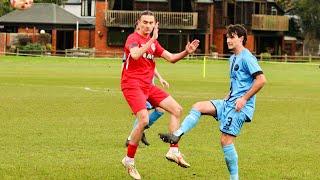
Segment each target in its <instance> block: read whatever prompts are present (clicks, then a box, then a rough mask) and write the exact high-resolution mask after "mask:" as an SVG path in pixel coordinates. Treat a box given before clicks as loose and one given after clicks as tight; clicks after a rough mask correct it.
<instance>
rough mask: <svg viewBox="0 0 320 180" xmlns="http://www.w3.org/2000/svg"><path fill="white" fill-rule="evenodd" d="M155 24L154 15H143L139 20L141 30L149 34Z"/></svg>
mask: <svg viewBox="0 0 320 180" xmlns="http://www.w3.org/2000/svg"><path fill="white" fill-rule="evenodd" d="M155 24H156V22H155V18H154V16H150V15H143V16H141V18H140V20H139V31H140V32H141V33H142V34H145V35H148V34H150V33H151V32H152V30H153V28H154V26H155Z"/></svg>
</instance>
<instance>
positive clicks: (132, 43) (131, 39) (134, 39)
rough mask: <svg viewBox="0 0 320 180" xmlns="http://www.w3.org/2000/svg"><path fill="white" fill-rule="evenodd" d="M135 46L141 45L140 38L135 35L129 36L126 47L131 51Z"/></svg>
mask: <svg viewBox="0 0 320 180" xmlns="http://www.w3.org/2000/svg"><path fill="white" fill-rule="evenodd" d="M133 47H139V39H138V38H137V37H135V36H133V35H130V36H128V38H127V41H126V44H125V49H127V50H128V51H130V49H131V48H133Z"/></svg>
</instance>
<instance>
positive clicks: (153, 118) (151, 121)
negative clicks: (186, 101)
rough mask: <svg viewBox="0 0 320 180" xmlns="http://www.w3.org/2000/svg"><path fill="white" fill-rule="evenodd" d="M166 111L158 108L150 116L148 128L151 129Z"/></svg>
mask: <svg viewBox="0 0 320 180" xmlns="http://www.w3.org/2000/svg"><path fill="white" fill-rule="evenodd" d="M164 111H165V110H164V109H162V108H160V107H156V108H155V109H154V110H153V111H152V112H151V113H150V115H149V124H148V126H147V128H150V127H151V126H152V125H153V124H154V123H155V122H156V121H157V120H158V119H159V118H160V117H161V116H162V115H163V114H164Z"/></svg>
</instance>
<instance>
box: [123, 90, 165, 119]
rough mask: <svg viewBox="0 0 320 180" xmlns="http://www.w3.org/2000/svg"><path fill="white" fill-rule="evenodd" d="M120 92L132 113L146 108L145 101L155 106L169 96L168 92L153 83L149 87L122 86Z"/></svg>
mask: <svg viewBox="0 0 320 180" xmlns="http://www.w3.org/2000/svg"><path fill="white" fill-rule="evenodd" d="M122 93H123V96H124V97H125V98H126V100H127V102H128V104H129V106H130V108H131V110H132V111H133V113H134V114H136V113H137V112H138V111H140V110H142V109H147V107H146V102H147V101H149V102H150V104H151V105H152V106H154V107H157V106H159V104H160V102H161V101H163V100H164V99H165V98H167V97H168V96H169V94H168V93H166V92H165V91H163V90H162V89H160V88H158V87H156V86H154V85H152V86H150V88H141V87H139V86H132V87H126V88H122Z"/></svg>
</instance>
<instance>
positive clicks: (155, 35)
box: [152, 22, 159, 39]
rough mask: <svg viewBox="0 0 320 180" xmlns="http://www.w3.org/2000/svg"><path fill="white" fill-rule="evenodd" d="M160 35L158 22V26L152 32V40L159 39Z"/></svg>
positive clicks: (157, 23)
mask: <svg viewBox="0 0 320 180" xmlns="http://www.w3.org/2000/svg"><path fill="white" fill-rule="evenodd" d="M158 33H159V22H156V25H155V26H154V28H153V32H152V39H158Z"/></svg>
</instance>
